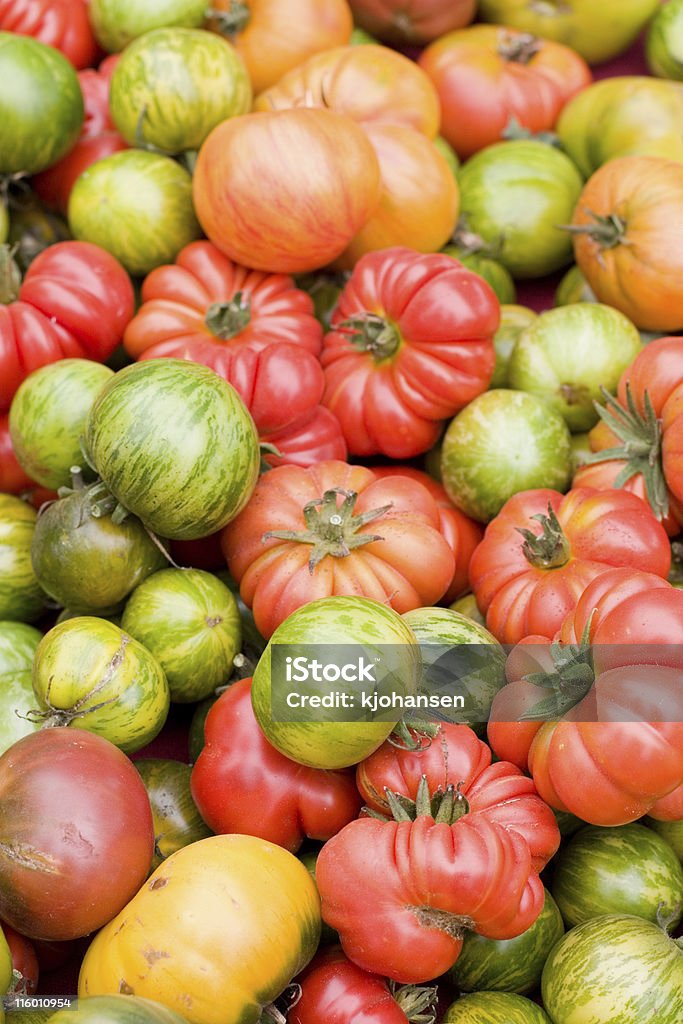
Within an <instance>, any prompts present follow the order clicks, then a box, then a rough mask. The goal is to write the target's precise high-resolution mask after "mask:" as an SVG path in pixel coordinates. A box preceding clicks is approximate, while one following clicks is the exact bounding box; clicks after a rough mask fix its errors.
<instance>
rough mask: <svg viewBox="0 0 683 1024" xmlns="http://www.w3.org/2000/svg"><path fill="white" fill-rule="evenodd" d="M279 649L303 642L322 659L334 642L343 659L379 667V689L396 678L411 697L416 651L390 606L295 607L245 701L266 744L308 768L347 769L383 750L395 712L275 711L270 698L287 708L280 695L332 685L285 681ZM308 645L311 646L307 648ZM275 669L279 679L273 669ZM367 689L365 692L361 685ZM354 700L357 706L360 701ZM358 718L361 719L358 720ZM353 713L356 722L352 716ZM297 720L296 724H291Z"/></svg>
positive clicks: (336, 601) (347, 601)
mask: <svg viewBox="0 0 683 1024" xmlns="http://www.w3.org/2000/svg"><path fill="white" fill-rule="evenodd" d="M278 644H285V645H297V647H299V645H304V646H305V648H306V649H308V650H309V651H310V653H311V657H314V655H316V654H317V656H318V657H320V654H321V645H333V647H334V648H337V649H338V650H339V649H341V650H342V651H343V652H344V655H345V656H347V655H348V656H351V655H350V653H349V652H350V651H352V650H353V651H355V652H358V653H357V654H355V653H354V654H353V659H354V661H355V662H356V661H358V658H359V656H361V654H362V657H363V659H364V661H365V662H371V663H372V662H374V661H375V659H376V660H377V661H378V663H379V665H380V669H379V671H380V672H381V673H382V674H381V676H378V677H377V678H378V684H379V683H381V681H382V680H384V679H386V676H385V674H384V673H385V671H388V673H389V679H390V680H391V679H394V680H397V681H398V682H397V687H396V688H397V689H398V688H399V686H400V689H401V691H402V692H404V693H415V691H416V689H417V682H418V676H419V672H420V666H421V657H420V648H419V647H418V644H417V640H416V639H415V635H414V634H413V632H412V630H411V629H410V627H409V626H408V624H407V623H406V622H405V621H404V620H403V619H402V618H401V616H400V615H399V614H398V613H397V612H395V611H394V610H393V609H392V608H390V607H388V606H387V605H385V604H380V603H379V602H377V601H371V600H369V599H368V598H364V597H326V598H321V599H320V600H318V601H311V602H309V603H308V604H305V605H303V606H302V607H301V608H297V610H296V611H295V612H293V613H292V614H291V615H290V616H288V618H286V619H285V621H284V622H283V623H281V624H280V625H279V626H278V628H277V629H276V630H275V632H274V633H273V635H272V637H271V638H270V640H269V642H268V646H267V647H266V649H265V651H264V652H263V655H262V656H261V658H260V660H259V663H258V665H257V666H256V671H255V672H254V677H253V683H252V689H251V700H252V705H253V708H254V714H255V716H256V719H257V721H258V723H259V725H260V726H261V729H262V730H263V732H264V734H265V736H266V738H267V739H268V741H269V742H270V743H271V744H272V745H273V746H274V747H275V748H276V749H277V750H279V751H280V753H282V754H284V755H285V756H286V757H289V758H291V759H292V760H293V761H298V762H299V764H306V765H310V766H311V767H313V768H346V767H348V766H350V765H353V764H357V763H358V762H359V761H362V760H363V759H364V758H366V757H369V756H370V754H371V753H372V752H373V751H374V750H376V749H377V747H379V746H381V744H382V743H383V742H384V740H385V739H386V738H387V736H389V735H390V733H391V732H392V731H393V729H394V728H395V726H396V724H397V723H398V720H399V719H400V718H401V715H400V714H398V713H394V715H393V716H392V718H391V721H386V720H385V716H384V715H381V714H379V715H377V714H374V713H373V712H372V710H369V711H367V712H363V711H361V710H359V709H358V708H356V709H355V710H352V711H349V710H345V709H344V708H339V709H327V708H325V709H321V710H318V711H317V712H315V711H309V712H305V711H295V712H292V716H293V720H291V721H286V720H284V717H285V716H284V715H279V714H278V715H277V716H276V715H275V714H274V713H273V701H272V697H273V694H275V697H276V701H278V700H279V701H280V703H282V704H283V706H284V704H285V698H286V694H287V693H290V692H293V691H294V690H297V691H298V692H302V693H305V694H306V695H307V696H308V695H315V696H324V695H326V694H327V693H329V691H330V689H331V688H332V687H331V685H330V682H327V681H324V680H322V681H320V682H315V681H313V680H312V679H310V678H309V680H308V681H307V682H301V683H296V682H286V681H285V678H284V667H283V666H282V663H281V659H280V664H278V663H277V662H276V666H273V648H274V647H275V646H276V645H278ZM308 645H311V646H310V647H309V646H308ZM274 668H275V669H277V674H275V672H274ZM363 685H364V688H365V691H366V692H368V691H369V688H370V684H369V683H367V682H366V683H364V684H363ZM334 688H336V689H338V690H342V689H344V691H345V692H349V693H351V694H352V696H355V695H356V693H357V691H356V690H355V689H354V688H353V686H352V684H351V683H350V682H346V683H340V684H336V685H335V687H334ZM359 702H360V701H359ZM361 715H362V716H363V717H361ZM354 716H355V717H354ZM296 719H298V720H296Z"/></svg>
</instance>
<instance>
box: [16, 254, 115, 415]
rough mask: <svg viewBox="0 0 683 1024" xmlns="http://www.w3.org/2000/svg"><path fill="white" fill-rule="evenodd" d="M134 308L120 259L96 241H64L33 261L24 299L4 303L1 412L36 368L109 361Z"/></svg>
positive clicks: (23, 286) (22, 291)
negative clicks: (70, 361) (61, 361)
mask: <svg viewBox="0 0 683 1024" xmlns="http://www.w3.org/2000/svg"><path fill="white" fill-rule="evenodd" d="M133 309H134V296H133V286H132V284H131V282H130V278H129V277H128V274H127V273H126V272H125V270H124V269H123V267H122V266H121V264H120V263H119V262H118V260H116V259H114V257H113V256H110V254H109V253H108V252H105V251H104V249H100V247H99V246H97V245H92V244H91V243H90V242H57V244H56V245H51V246H49V247H48V248H47V249H44V250H43V252H41V253H40V254H39V255H38V256H37V257H36V258H35V260H34V261H33V262H32V263H31V266H30V267H29V269H28V271H27V273H26V276H25V278H24V280H23V282H22V284H21V287H20V288H19V297H18V300H17V301H15V302H10V304H9V305H6V306H3V305H0V411H2V410H4V409H8V408H9V406H10V403H11V401H12V398H13V397H14V393H15V391H16V390H17V388H18V387H19V385H20V384H21V382H22V381H23V380H24V379H25V378H26V377H27V376H28V375H29V373H31V372H32V371H33V370H37V369H38V367H39V366H45V365H47V363H54V362H56V361H57V360H58V359H67V358H74V357H75V358H80V359H94V360H96V361H98V362H103V361H104V360H105V359H107V358H108V357H109V356H110V355H111V353H112V352H113V351H114V349H115V348H116V346H117V344H118V343H119V341H120V340H121V337H122V335H123V331H124V328H125V326H126V324H127V323H128V321H129V320H130V318H131V316H132V315H133Z"/></svg>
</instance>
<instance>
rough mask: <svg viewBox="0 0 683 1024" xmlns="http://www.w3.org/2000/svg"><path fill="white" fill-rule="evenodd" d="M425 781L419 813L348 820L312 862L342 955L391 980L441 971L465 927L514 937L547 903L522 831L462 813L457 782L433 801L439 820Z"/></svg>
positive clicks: (448, 963)
mask: <svg viewBox="0 0 683 1024" xmlns="http://www.w3.org/2000/svg"><path fill="white" fill-rule="evenodd" d="M421 790H422V792H421V793H420V794H418V799H417V806H416V808H415V811H414V814H415V819H414V820H411V814H410V812H408V811H407V810H406V811H405V812H404V813H403V814H402V817H401V820H399V821H382V820H378V819H376V818H370V817H366V818H359V819H357V820H356V821H352V822H351V824H349V825H347V826H346V827H345V828H343V829H342V830H341V832H339V833H337V835H336V836H333V838H332V839H330V840H328V842H327V843H325V845H324V846H323V848H322V850H321V851H320V854H319V856H318V861H317V864H316V882H317V884H318V889H319V891H320V896H321V899H322V914H323V920H324V921H325V922H326V923H327V924H329V925H330V927H332V928H334V929H336V930H337V931H338V932H339V937H340V940H341V944H342V948H343V950H344V952H345V953H346V955H347V956H348V957H349V959H350V960H352V961H353V962H354V963H355V964H357V965H358V966H359V967H362V968H363V969H364V970H366V971H374V972H376V973H377V974H382V975H385V976H386V977H389V978H392V979H394V980H395V981H404V982H422V981H430V980H432V979H433V978H436V977H439V976H440V975H441V974H444V973H445V971H447V970H448V969H449V967H452V966H453V964H454V963H455V961H456V959H457V958H458V955H459V953H460V950H461V948H462V941H463V936H464V934H465V932H466V931H467V930H468V929H471V930H474V931H476V932H478V933H479V934H480V935H484V936H486V937H487V938H491V939H508V938H513V937H514V936H515V935H520V934H521V933H522V932H523V931H526V929H527V928H529V927H530V926H531V925H532V924H533V922H534V921H535V920H536V918H537V917H538V915H539V914H540V912H541V909H542V906H543V898H544V894H543V885H542V883H541V881H540V879H539V877H538V875H537V874H536V872H535V871H534V870H533V867H532V864H531V855H530V853H529V847H528V845H527V843H526V840H524V839H523V838H522V837H521V836H520V835H519V833H517V832H515V831H514V830H512V829H507V828H505V827H504V826H503V825H499V824H498V823H497V822H494V821H491V820H489V819H488V818H487V817H485V816H484V815H468V814H466V815H465V816H464V817H461V818H458V814H459V805H458V802H457V801H454V800H453V790H452V789H449V790H448V791H447V792H446V793H445V794H444V796H443V799H442V800H441V806H440V807H439V810H433V813H434V814H440V817H439V821H438V822H437V821H436V820H435V819H434V817H432V809H433V808H434V804H432V806H431V808H430V797H429V791H428V787H427V786H426V785H425V786H423V787H421ZM434 803H438V800H435V801H434ZM400 810H401V808H400V807H399V808H398V811H397V813H398V812H400ZM369 911H370V912H369Z"/></svg>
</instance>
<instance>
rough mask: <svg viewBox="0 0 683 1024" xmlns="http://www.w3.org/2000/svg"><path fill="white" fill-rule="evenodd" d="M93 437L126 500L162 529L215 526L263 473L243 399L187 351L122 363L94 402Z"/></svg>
mask: <svg viewBox="0 0 683 1024" xmlns="http://www.w3.org/2000/svg"><path fill="white" fill-rule="evenodd" d="M85 444H86V448H87V450H88V452H89V456H90V458H91V461H92V462H93V464H94V466H95V467H96V469H97V471H98V472H99V474H100V476H101V477H102V479H103V480H104V482H105V484H106V485H107V487H108V488H109V489H110V491H111V492H112V494H113V495H114V496H115V498H116V499H117V501H119V502H120V503H121V504H122V505H123V506H124V507H125V508H126V509H128V511H130V512H132V513H134V514H135V515H137V516H139V517H140V519H142V521H143V523H145V525H146V526H147V527H148V528H149V529H150V530H153V531H154V532H155V533H156V534H158V535H159V536H161V537H168V538H172V539H179V540H191V539H193V538H197V537H206V536H207V535H208V534H210V533H215V532H216V531H217V530H219V529H220V528H221V527H222V526H225V524H226V523H228V522H229V521H230V520H231V519H233V518H234V517H235V516H236V515H237V513H238V512H240V511H241V509H242V508H243V507H244V506H245V505H246V503H247V501H248V500H249V497H250V496H251V492H252V491H253V489H254V487H255V486H256V481H257V479H258V472H259V462H260V455H259V446H258V444H259V442H258V436H257V433H256V428H255V426H254V421H253V420H252V418H251V416H250V415H249V412H248V411H247V409H246V406H245V405H244V403H243V402H242V399H241V398H240V397H239V395H238V394H237V392H236V391H235V389H234V388H233V387H231V385H230V384H228V383H227V382H226V381H225V380H223V378H222V377H219V376H218V374H216V373H214V372H213V370H210V369H209V368H208V367H206V366H201V365H200V364H199V363H192V362H188V361H187V360H184V359H151V360H149V361H147V362H142V363H134V364H133V365H132V366H126V367H124V369H123V370H119V372H118V373H117V374H116V375H115V376H114V378H113V379H112V380H111V381H110V382H109V384H107V385H106V386H105V387H104V389H103V390H102V391H101V392H100V394H99V395H98V397H97V399H96V400H95V403H94V405H93V406H92V408H91V410H90V413H89V415H88V419H87V421H86V426H85Z"/></svg>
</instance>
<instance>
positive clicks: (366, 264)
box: [322, 247, 500, 459]
mask: <svg viewBox="0 0 683 1024" xmlns="http://www.w3.org/2000/svg"><path fill="white" fill-rule="evenodd" d="M367 314H370V315H371V316H379V317H380V318H381V319H382V321H383V322H384V323H385V324H388V325H389V326H388V328H387V329H388V330H389V331H390V332H391V338H390V339H389V347H388V348H386V349H385V348H383V347H381V346H380V347H379V348H378V349H374V348H373V341H372V338H370V339H369V340H367V341H366V339H365V338H364V336H363V334H362V331H363V326H362V324H361V326H360V328H358V327H355V326H354V329H355V330H356V336H355V337H350V335H349V331H348V330H347V329H346V326H345V325H346V322H347V321H349V320H351V321H354V320H357V319H359V318H360V320H361V321H362V320H363V319H364V317H366V315H367ZM499 319H500V307H499V304H498V300H497V299H496V297H495V294H494V293H493V290H492V289H491V288H490V286H489V285H488V284H487V283H486V282H485V281H484V280H483V279H482V278H480V277H479V276H478V275H477V274H474V273H473V272H472V271H469V270H467V269H465V268H464V267H462V266H461V265H460V264H459V263H457V262H456V261H455V260H453V259H451V257H449V256H446V255H443V254H442V253H435V254H430V255H420V254H419V253H416V252H414V251H413V250H411V249H406V248H403V247H396V248H390V249H385V250H382V251H379V252H374V253H369V254H367V255H366V256H364V257H363V258H362V259H361V260H360V261H359V263H358V265H357V267H356V269H355V270H354V273H353V274H352V276H351V278H350V280H349V281H348V283H347V284H346V286H345V288H344V290H343V292H342V294H341V296H340V298H339V302H338V304H337V306H336V309H335V312H334V314H333V317H332V327H331V330H330V331H329V332H328V333H327V334H326V335H325V338H324V342H323V353H322V364H323V369H324V370H325V379H326V388H325V396H324V399H323V401H324V404H325V405H326V406H327V407H328V408H329V409H330V410H331V411H332V412H333V413H334V414H335V415H336V416H337V418H338V419H339V421H340V423H341V425H342V430H343V431H344V436H345V437H346V441H347V444H348V446H349V451H350V452H351V453H352V454H355V455H372V454H375V453H378V452H379V453H381V454H384V455H388V456H389V457H390V458H398V459H401V458H411V457H412V456H414V455H417V454H419V453H420V452H424V451H427V449H428V448H430V447H431V446H432V445H433V444H434V442H435V441H436V439H437V437H438V433H439V427H440V422H439V421H440V420H443V419H445V418H446V417H448V416H452V415H453V414H454V413H455V412H457V411H458V410H460V409H462V408H463V406H465V405H467V403H468V402H470V401H471V400H472V399H473V398H475V397H476V396H477V395H480V394H481V393H482V392H483V391H484V390H485V389H486V387H487V385H488V383H489V381H490V379H491V374H492V373H493V368H494V364H495V352H494V349H493V340H492V339H493V335H494V333H495V331H496V329H497V327H498V323H499ZM354 342H357V344H354Z"/></svg>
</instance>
